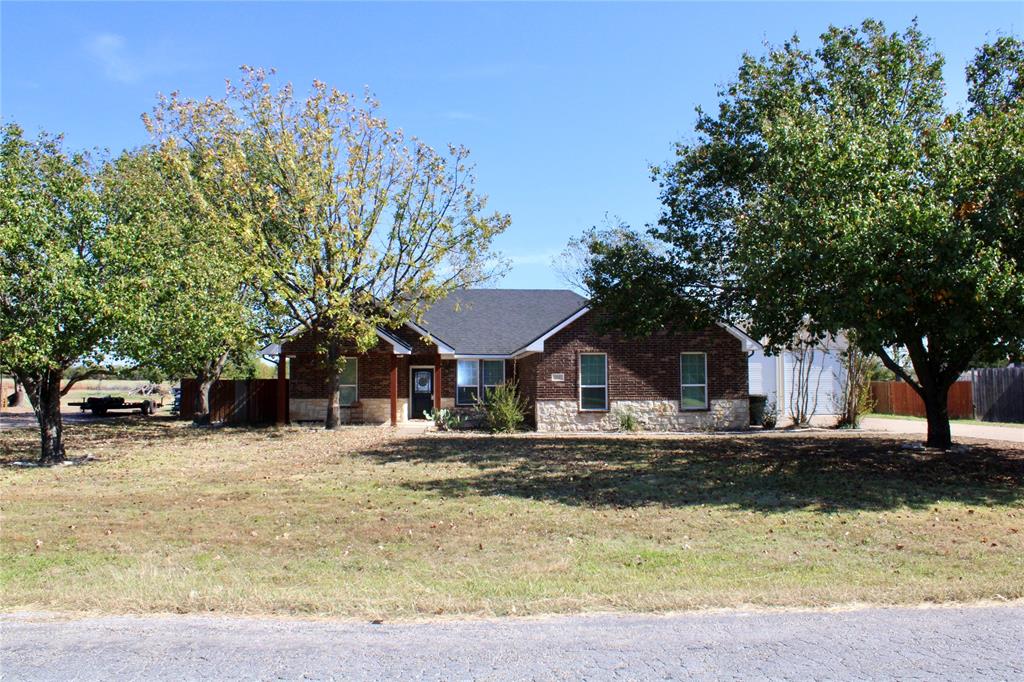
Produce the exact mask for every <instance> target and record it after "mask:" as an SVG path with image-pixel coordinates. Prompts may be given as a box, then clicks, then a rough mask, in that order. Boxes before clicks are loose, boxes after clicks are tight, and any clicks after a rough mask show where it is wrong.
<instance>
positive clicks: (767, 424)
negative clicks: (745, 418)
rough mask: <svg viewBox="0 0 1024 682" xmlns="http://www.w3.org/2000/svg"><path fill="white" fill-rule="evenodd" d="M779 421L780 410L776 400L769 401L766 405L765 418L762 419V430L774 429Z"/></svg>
mask: <svg viewBox="0 0 1024 682" xmlns="http://www.w3.org/2000/svg"><path fill="white" fill-rule="evenodd" d="M778 421H779V408H778V407H777V406H776V405H775V401H774V400H769V401H768V402H767V403H765V405H764V417H763V418H762V419H761V428H762V429H765V430H769V429H774V428H775V425H776V424H777V423H778Z"/></svg>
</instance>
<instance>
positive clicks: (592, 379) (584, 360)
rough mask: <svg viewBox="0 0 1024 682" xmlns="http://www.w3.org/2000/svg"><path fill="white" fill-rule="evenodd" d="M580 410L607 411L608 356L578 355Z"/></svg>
mask: <svg viewBox="0 0 1024 682" xmlns="http://www.w3.org/2000/svg"><path fill="white" fill-rule="evenodd" d="M580 409H581V410H585V411H589V410H596V411H603V410H607V409H608V356H607V355H605V354H604V353H580Z"/></svg>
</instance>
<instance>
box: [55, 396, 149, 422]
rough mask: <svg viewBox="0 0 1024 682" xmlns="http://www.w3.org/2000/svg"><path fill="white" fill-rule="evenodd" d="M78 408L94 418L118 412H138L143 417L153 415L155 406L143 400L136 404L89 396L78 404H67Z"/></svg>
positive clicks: (116, 399) (120, 399) (112, 398)
mask: <svg viewBox="0 0 1024 682" xmlns="http://www.w3.org/2000/svg"><path fill="white" fill-rule="evenodd" d="M68 404H69V405H72V406H74V407H77V408H79V409H80V410H81V411H82V412H92V414H93V416H94V417H102V416H103V415H105V414H106V413H107V412H116V411H119V410H138V411H139V412H140V413H141V414H143V415H144V416H149V415H151V414H153V409H154V408H155V407H156V404H155V403H154V402H153V401H152V400H143V401H141V402H137V403H126V402H125V401H124V398H115V397H114V396H110V395H107V396H89V397H88V398H86V399H85V400H83V401H81V402H78V403H68Z"/></svg>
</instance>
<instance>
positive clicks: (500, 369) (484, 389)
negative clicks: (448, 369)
mask: <svg viewBox="0 0 1024 682" xmlns="http://www.w3.org/2000/svg"><path fill="white" fill-rule="evenodd" d="M455 375H456V379H455V381H456V387H455V404H456V405H475V404H476V402H477V399H478V398H480V397H481V396H483V397H485V398H486V397H487V394H488V393H490V392H491V391H493V390H494V388H495V387H496V386H500V385H501V384H503V383H505V361H504V360H459V361H458V364H457V366H456V368H455Z"/></svg>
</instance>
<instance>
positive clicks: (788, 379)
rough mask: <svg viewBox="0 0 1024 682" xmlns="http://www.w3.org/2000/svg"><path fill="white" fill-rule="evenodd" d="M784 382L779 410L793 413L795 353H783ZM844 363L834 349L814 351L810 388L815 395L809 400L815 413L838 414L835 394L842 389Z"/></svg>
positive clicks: (784, 412)
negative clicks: (782, 398) (783, 395)
mask: <svg viewBox="0 0 1024 682" xmlns="http://www.w3.org/2000/svg"><path fill="white" fill-rule="evenodd" d="M782 357H783V369H782V382H783V385H784V386H785V387H786V391H785V398H784V400H783V404H782V405H780V406H779V411H780V412H781V413H783V414H787V415H792V412H793V411H792V409H791V408H790V406H791V404H792V397H793V379H794V375H793V366H794V364H795V362H796V358H795V356H794V354H793V353H791V352H789V351H787V352H785V353H783V356H782ZM842 372H843V365H842V361H841V360H840V359H839V356H838V355H837V354H836V353H835V352H834V351H820V350H817V351H814V360H813V363H812V365H811V375H810V381H809V385H810V389H811V390H812V391H815V395H814V396H813V397H812V398H811V399H810V400H809V408H813V412H812V414H813V415H818V416H823V415H833V414H836V407H835V396H837V395H839V393H840V389H841V383H840V378H841V377H842Z"/></svg>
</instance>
